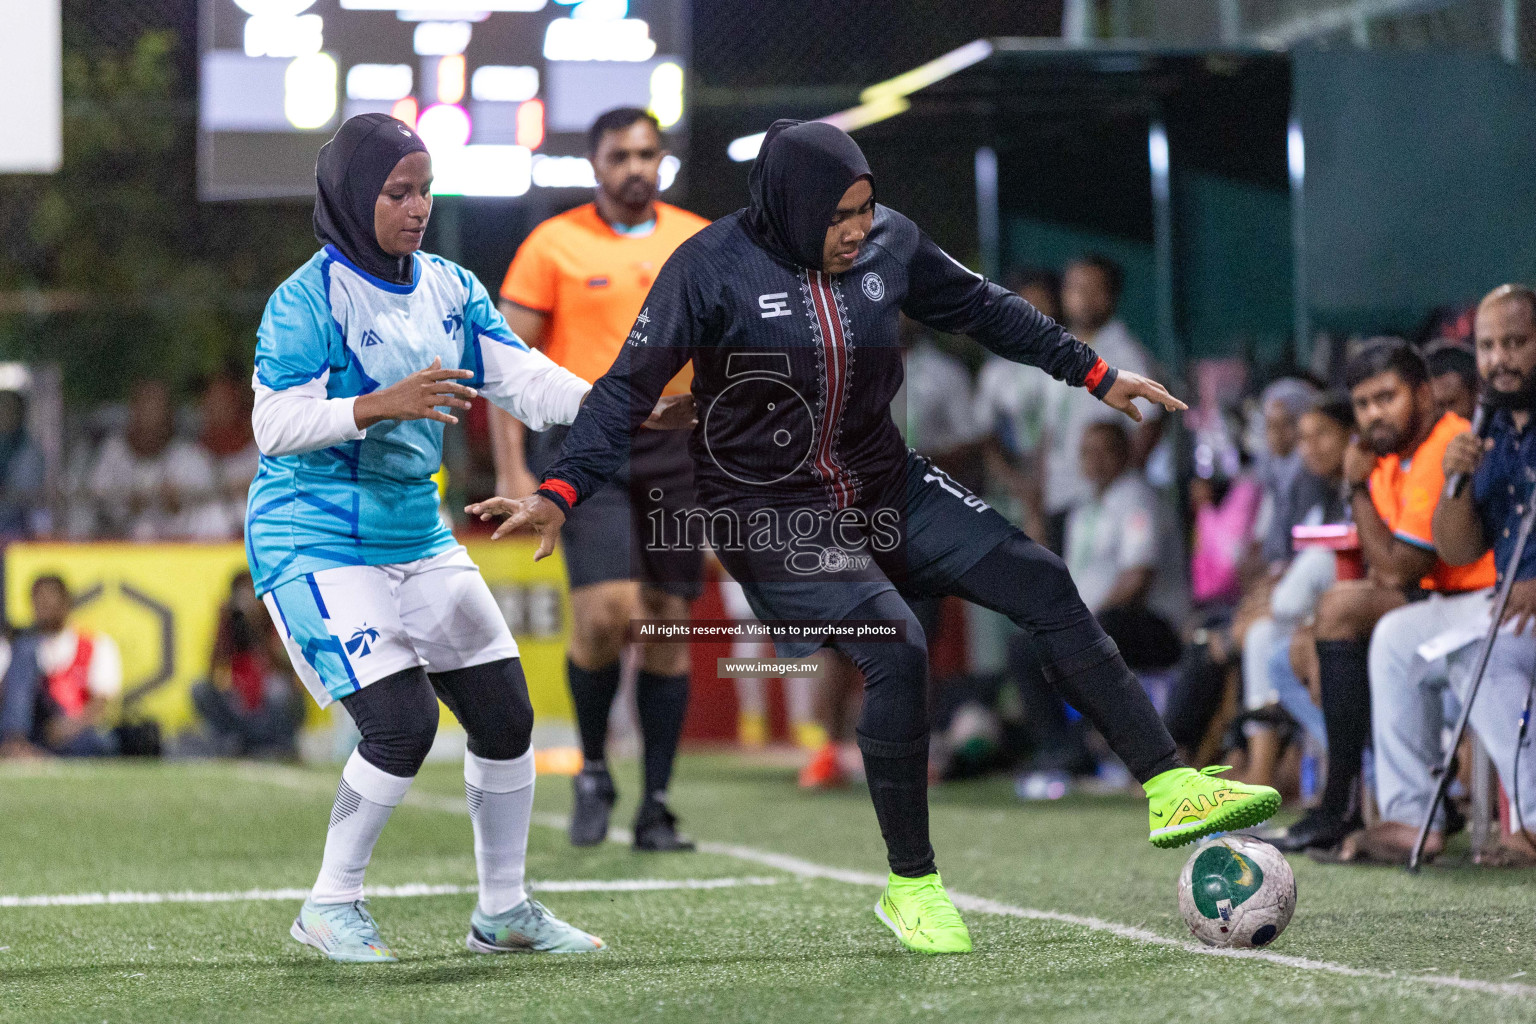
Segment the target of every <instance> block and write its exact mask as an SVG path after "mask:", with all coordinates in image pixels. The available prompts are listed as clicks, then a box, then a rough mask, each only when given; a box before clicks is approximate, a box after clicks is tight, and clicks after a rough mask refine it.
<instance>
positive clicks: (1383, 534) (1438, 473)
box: [1275, 338, 1494, 851]
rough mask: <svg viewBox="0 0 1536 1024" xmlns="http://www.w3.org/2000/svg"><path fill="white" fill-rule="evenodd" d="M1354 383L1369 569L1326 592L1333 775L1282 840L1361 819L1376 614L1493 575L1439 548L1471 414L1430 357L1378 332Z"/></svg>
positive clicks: (1318, 835)
mask: <svg viewBox="0 0 1536 1024" xmlns="http://www.w3.org/2000/svg"><path fill="white" fill-rule="evenodd" d="M1344 382H1345V384H1346V385H1347V386H1348V387H1349V389H1350V400H1351V401H1352V402H1353V403H1354V407H1355V422H1356V424H1357V425H1358V428H1359V437H1358V438H1357V439H1356V440H1355V441H1354V442H1353V443H1352V444H1351V445H1350V447H1349V449H1348V450H1347V451H1346V452H1345V455H1344V478H1345V480H1346V481H1347V482H1348V484H1349V488H1350V492H1349V493H1350V511H1351V512H1352V513H1353V515H1354V519H1355V525H1356V527H1357V528H1358V529H1359V533H1360V547H1361V551H1362V553H1363V554H1364V556H1365V563H1366V568H1367V572H1366V577H1365V578H1364V579H1360V580H1341V581H1340V582H1338V583H1335V584H1334V585H1333V586H1332V587H1331V588H1329V590H1328V592H1327V593H1326V594H1324V595H1323V597H1322V600H1321V601H1319V602H1318V607H1317V621H1316V626H1315V632H1316V636H1317V642H1316V644H1315V647H1316V650H1317V665H1318V679H1319V684H1320V688H1321V697H1322V700H1321V703H1322V708H1323V720H1324V723H1325V726H1326V729H1327V732H1328V777H1327V781H1326V783H1325V785H1324V788H1323V795H1322V799H1321V801H1320V802H1319V804H1318V806H1317V807H1315V808H1313V809H1312V810H1311V811H1309V812H1308V813H1307V814H1306V815H1305V816H1304V817H1303V818H1302V820H1301V821H1299V822H1297V823H1296V824H1295V825H1293V826H1291V827H1290V828H1288V829H1287V830H1286V831H1285V834H1284V835H1282V836H1279V837H1277V838H1276V839H1275V845H1277V846H1279V847H1280V848H1281V849H1283V850H1288V851H1294V850H1302V849H1309V848H1321V849H1332V848H1334V847H1337V846H1338V845H1339V843H1340V842H1342V841H1343V839H1344V837H1345V836H1347V835H1349V833H1351V832H1353V831H1355V830H1356V829H1357V828H1359V827H1360V823H1361V811H1360V796H1359V793H1358V792H1357V787H1356V783H1357V781H1358V780H1359V777H1360V767H1361V765H1360V762H1361V756H1362V754H1363V753H1364V749H1365V745H1366V740H1367V739H1368V738H1369V736H1370V728H1371V699H1370V698H1371V690H1370V678H1369V676H1368V674H1367V655H1368V650H1369V647H1368V645H1369V641H1370V637H1371V631H1372V630H1373V629H1374V628H1375V626H1376V623H1377V622H1378V621H1379V620H1380V619H1381V617H1382V616H1383V615H1385V614H1386V613H1387V612H1389V611H1391V610H1392V609H1394V608H1399V607H1401V606H1403V605H1404V604H1407V603H1409V602H1410V601H1418V600H1422V599H1423V598H1424V597H1425V596H1426V595H1427V594H1428V593H1429V592H1439V593H1442V594H1454V593H1464V592H1466V591H1471V590H1478V589H1481V588H1483V587H1486V586H1489V585H1490V584H1491V583H1492V582H1493V576H1494V569H1493V558H1492V555H1488V556H1486V557H1485V558H1483V559H1480V560H1478V561H1476V562H1475V563H1474V564H1472V565H1465V566H1460V565H1451V564H1449V563H1447V562H1445V561H1444V560H1442V559H1440V558H1438V557H1437V556H1436V554H1435V547H1434V541H1433V538H1432V536H1431V533H1430V521H1431V519H1432V517H1433V516H1434V513H1435V506H1436V505H1437V504H1439V501H1440V494H1441V491H1442V490H1443V489H1444V487H1445V474H1444V472H1443V470H1442V469H1441V463H1442V462H1443V461H1444V456H1445V449H1446V446H1447V445H1448V444H1449V443H1450V440H1451V438H1453V437H1455V436H1456V435H1457V434H1460V433H1462V432H1463V431H1465V430H1466V429H1467V427H1468V423H1467V421H1466V420H1464V419H1462V418H1461V417H1460V416H1457V415H1456V414H1455V413H1452V412H1447V413H1441V412H1439V411H1438V410H1437V409H1436V407H1435V400H1434V392H1432V391H1431V390H1430V386H1429V368H1428V366H1426V365H1425V362H1424V357H1423V356H1421V355H1419V353H1418V352H1417V351H1415V350H1414V349H1413V347H1412V346H1410V345H1409V344H1408V343H1407V342H1405V341H1402V340H1401V339H1398V338H1378V339H1373V340H1372V341H1369V342H1367V343H1366V344H1365V345H1364V346H1363V347H1362V349H1361V351H1360V352H1359V353H1358V354H1356V355H1355V357H1354V358H1353V359H1351V360H1350V361H1349V363H1348V364H1347V365H1346V366H1345V369H1344Z"/></svg>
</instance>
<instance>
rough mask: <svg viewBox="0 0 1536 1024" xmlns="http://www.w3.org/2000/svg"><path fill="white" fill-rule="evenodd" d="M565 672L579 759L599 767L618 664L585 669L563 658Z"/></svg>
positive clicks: (605, 738) (606, 733)
mask: <svg viewBox="0 0 1536 1024" xmlns="http://www.w3.org/2000/svg"><path fill="white" fill-rule="evenodd" d="M565 671H566V673H567V676H568V678H569V679H570V681H571V702H572V703H573V704H575V705H576V729H577V731H578V732H580V733H581V756H582V759H583V760H584V761H586V763H587V764H592V763H593V762H596V763H598V764H602V762H603V757H604V756H605V751H606V748H607V746H608V714H609V712H611V711H612V710H613V698H614V696H615V695H616V694H617V693H618V692H619V663H618V662H617V661H615V662H614V663H613V664H611V665H604V666H603V667H602V668H594V669H585V668H582V667H581V666H579V665H577V664H576V663H575V662H574V661H572V660H571V659H570V658H566V659H565Z"/></svg>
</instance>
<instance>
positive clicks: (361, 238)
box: [315, 114, 427, 284]
mask: <svg viewBox="0 0 1536 1024" xmlns="http://www.w3.org/2000/svg"><path fill="white" fill-rule="evenodd" d="M426 151H427V147H426V145H425V144H424V143H423V142H422V141H421V136H419V135H417V134H416V133H415V132H413V131H411V129H410V128H409V127H407V126H406V124H405V123H404V122H403V121H397V120H395V119H394V118H393V117H390V116H389V115H388V114H358V115H357V116H356V117H349V118H347V123H346V124H344V125H342V126H341V128H340V129H339V130H338V131H337V132H336V135H335V137H334V138H332V139H331V141H330V142H327V143H326V144H325V145H323V146H321V147H320V158H319V159H318V160H316V161H315V185H316V186H317V187H316V189H315V237H316V238H318V239H319V240H320V242H321V244H322V245H334V246H335V247H336V248H338V249H340V250H341V254H342V255H343V256H345V257H346V258H347V259H349V260H351V261H352V263H353V264H354V265H355V266H357V267H360V268H362V269H363V270H366V271H367V272H368V273H370V274H372V275H373V276H374V277H379V278H383V279H384V280H386V281H389V282H391V283H394V284H410V283H411V279H412V275H413V273H414V269H413V262H412V260H411V258H410V257H409V256H391V255H390V254H389V253H387V252H385V251H384V250H383V248H382V247H381V246H380V245H379V239H378V235H376V234H375V233H374V230H373V207H374V204H375V203H377V202H378V199H379V192H380V191H381V190H383V188H384V182H386V181H388V180H389V172H390V171H393V170H394V169H395V165H396V164H398V163H399V162H400V160H401V159H402V158H403V157H405V156H406V155H407V154H409V153H417V152H420V153H425V152H426Z"/></svg>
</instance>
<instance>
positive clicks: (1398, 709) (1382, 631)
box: [1337, 285, 1536, 866]
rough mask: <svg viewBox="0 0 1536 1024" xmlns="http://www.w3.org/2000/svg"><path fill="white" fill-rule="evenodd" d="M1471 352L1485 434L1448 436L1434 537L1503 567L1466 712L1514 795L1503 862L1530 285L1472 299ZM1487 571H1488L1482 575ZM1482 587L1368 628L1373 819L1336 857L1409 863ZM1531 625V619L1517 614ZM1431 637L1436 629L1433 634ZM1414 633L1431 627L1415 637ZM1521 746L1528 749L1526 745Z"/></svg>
mask: <svg viewBox="0 0 1536 1024" xmlns="http://www.w3.org/2000/svg"><path fill="white" fill-rule="evenodd" d="M1476 331H1477V334H1476V337H1477V364H1478V370H1479V372H1480V373H1481V375H1482V378H1483V381H1484V384H1485V385H1486V390H1485V392H1484V394H1485V396H1486V398H1485V400H1487V401H1488V402H1489V404H1490V405H1493V406H1495V407H1496V408H1498V411H1497V412H1496V413H1495V414H1494V417H1493V422H1492V426H1491V430H1490V432H1489V433H1490V441H1489V443H1488V444H1489V446H1488V448H1487V450H1486V452H1485V450H1484V444H1483V442H1482V441H1480V440H1479V439H1478V437H1477V436H1476V435H1475V434H1473V433H1472V432H1471V431H1469V430H1466V429H1462V430H1461V432H1459V433H1457V434H1456V435H1455V436H1453V437H1452V438H1451V439H1450V442H1449V443H1448V444H1447V445H1446V448H1445V455H1444V459H1443V470H1444V472H1445V473H1446V474H1452V473H1462V474H1465V475H1466V476H1468V477H1470V479H1471V485H1470V486H1467V487H1465V488H1464V489H1463V490H1462V491H1461V493H1460V495H1459V496H1457V497H1447V498H1443V499H1442V500H1441V501H1440V503H1439V505H1438V507H1437V508H1436V509H1435V513H1434V520H1433V527H1434V541H1435V550H1436V551H1437V552H1438V553H1439V555H1440V558H1441V559H1442V560H1443V561H1444V562H1446V563H1448V564H1450V565H1469V564H1476V563H1481V562H1482V561H1483V560H1484V559H1486V558H1487V552H1489V550H1490V549H1491V550H1492V553H1493V558H1494V564H1495V566H1496V567H1497V570H1498V572H1499V574H1500V578H1502V577H1503V575H1504V574H1506V573H1510V572H1513V573H1515V580H1516V582H1515V584H1514V586H1513V588H1512V590H1511V592H1510V598H1509V604H1508V606H1507V607H1506V609H1505V613H1504V621H1505V622H1506V623H1507V624H1510V627H1511V628H1506V629H1505V630H1504V631H1503V632H1501V633H1500V634H1499V635H1498V637H1497V638H1496V640H1495V641H1494V645H1493V650H1492V652H1491V654H1490V656H1489V660H1488V667H1487V670H1486V672H1485V673H1484V675H1483V681H1482V685H1481V687H1480V688H1479V689H1478V691H1477V699H1476V701H1474V702H1473V704H1472V715H1471V725H1472V728H1473V730H1475V731H1476V733H1477V735H1478V738H1479V739H1481V740H1482V741H1483V745H1484V746H1485V747H1486V748H1487V749H1488V752H1489V754H1490V755H1491V757H1492V759H1493V763H1494V766H1495V768H1497V770H1498V773H1499V778H1500V779H1501V780H1503V783H1504V790H1505V792H1506V793H1509V794H1511V799H1513V798H1514V794H1518V796H1519V801H1520V803H1519V805H1518V806H1517V807H1515V808H1514V812H1515V816H1516V817H1515V820H1516V823H1517V825H1523V826H1524V827H1523V829H1518V830H1517V831H1516V833H1515V834H1514V835H1512V836H1509V837H1507V838H1506V839H1504V840H1503V841H1502V843H1501V844H1500V845H1499V846H1497V847H1495V849H1494V851H1493V853H1492V855H1491V858H1490V859H1491V860H1492V861H1493V862H1494V863H1497V864H1500V865H1503V866H1531V865H1533V864H1536V837H1533V835H1532V832H1531V830H1532V828H1533V826H1536V758H1533V757H1529V756H1528V757H1527V758H1526V760H1525V763H1524V764H1521V765H1520V766H1519V768H1520V778H1519V779H1518V781H1517V780H1516V778H1515V765H1516V753H1515V749H1516V739H1517V734H1518V729H1519V722H1520V715H1521V709H1522V708H1523V706H1524V704H1525V699H1526V695H1527V693H1528V692H1529V690H1530V686H1531V679H1532V676H1533V674H1536V544H1528V545H1527V546H1526V549H1525V552H1524V554H1523V555H1522V557H1521V559H1520V563H1519V564H1518V565H1511V560H1512V559H1513V557H1514V551H1513V548H1514V543H1515V537H1516V535H1517V534H1518V532H1519V524H1520V520H1521V519H1522V518H1523V513H1524V511H1525V508H1526V503H1527V502H1529V501H1530V500H1531V480H1532V477H1531V475H1530V474H1531V471H1532V469H1533V468H1536V431H1532V430H1531V429H1530V425H1531V413H1532V409H1533V408H1536V293H1533V292H1532V291H1531V290H1530V289H1529V288H1525V287H1523V286H1520V285H1504V286H1503V287H1501V288H1498V289H1495V290H1494V291H1493V292H1491V293H1490V294H1489V295H1488V296H1487V297H1486V298H1485V299H1483V301H1482V303H1481V305H1479V306H1478V309H1477V318H1476ZM1489 582H1492V581H1489ZM1490 595H1491V591H1490V590H1488V589H1483V590H1473V591H1468V592H1464V593H1460V594H1454V595H1451V594H1435V595H1432V596H1431V597H1430V598H1429V599H1428V600H1425V601H1419V602H1415V603H1413V604H1409V605H1406V606H1404V607H1402V608H1398V609H1396V610H1395V611H1391V612H1388V613H1387V614H1386V615H1384V616H1382V619H1381V622H1380V623H1379V624H1378V625H1377V627H1376V631H1375V632H1374V633H1373V634H1372V635H1371V650H1370V677H1371V706H1372V707H1373V709H1374V716H1373V718H1372V727H1371V736H1372V748H1373V750H1374V754H1375V758H1376V786H1377V796H1378V798H1379V801H1380V804H1381V820H1380V821H1379V822H1378V823H1376V824H1375V825H1373V826H1371V827H1370V828H1368V829H1366V830H1364V831H1362V832H1357V833H1355V834H1354V835H1352V836H1350V837H1349V838H1347V839H1346V840H1345V841H1344V843H1343V844H1342V845H1341V847H1340V849H1339V853H1338V858H1337V859H1339V860H1341V861H1355V862H1375V863H1407V860H1408V855H1409V853H1410V851H1411V850H1412V848H1413V844H1414V841H1415V840H1416V838H1417V836H1418V829H1419V827H1420V825H1421V824H1422V823H1423V820H1424V815H1425V813H1426V812H1427V811H1428V809H1429V801H1430V799H1431V797H1432V796H1433V793H1434V788H1435V778H1434V775H1433V774H1432V770H1433V769H1434V768H1436V767H1437V766H1438V765H1439V763H1440V761H1441V758H1442V756H1443V755H1442V747H1443V741H1442V739H1441V737H1442V734H1443V732H1444V730H1445V728H1446V727H1447V726H1448V725H1449V724H1450V723H1449V722H1448V721H1447V720H1446V707H1445V699H1444V698H1445V694H1446V691H1447V689H1448V688H1454V695H1455V697H1456V698H1458V699H1460V698H1463V697H1464V695H1465V693H1466V692H1467V689H1468V687H1469V685H1470V683H1471V678H1470V676H1471V673H1472V670H1473V669H1474V668H1475V661H1476V659H1477V656H1478V653H1479V648H1480V647H1481V644H1482V639H1483V637H1484V635H1485V634H1486V632H1487V628H1488V602H1489V598H1490ZM1527 627H1530V628H1527ZM1435 637H1443V638H1444V639H1437V640H1431V638H1435ZM1426 641H1429V642H1427V643H1426ZM1527 753H1529V752H1527ZM1445 831H1446V829H1445V826H1444V812H1443V809H1442V812H1441V814H1440V815H1439V817H1438V819H1437V821H1436V823H1435V827H1434V829H1433V830H1432V831H1431V832H1430V833H1429V836H1428V839H1427V841H1426V843H1425V846H1424V853H1425V856H1426V857H1431V858H1432V857H1434V856H1435V855H1436V854H1438V853H1439V852H1440V851H1441V850H1442V849H1443V848H1444V845H1445Z"/></svg>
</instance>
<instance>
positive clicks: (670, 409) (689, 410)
mask: <svg viewBox="0 0 1536 1024" xmlns="http://www.w3.org/2000/svg"><path fill="white" fill-rule="evenodd" d="M698 422H699V415H698V408H697V407H696V406H695V405H694V404H693V396H692V395H690V394H681V395H662V396H661V401H659V402H657V403H656V408H654V409H652V410H651V415H650V417H649V418H648V419H647V420H646V421H645V422H644V423H642V424H640V425H641V426H642V427H650V428H651V429H652V430H692V429H693V427H694V424H696V423H698Z"/></svg>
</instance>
